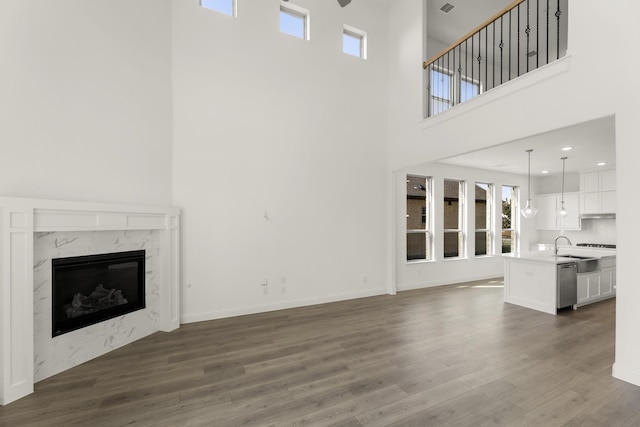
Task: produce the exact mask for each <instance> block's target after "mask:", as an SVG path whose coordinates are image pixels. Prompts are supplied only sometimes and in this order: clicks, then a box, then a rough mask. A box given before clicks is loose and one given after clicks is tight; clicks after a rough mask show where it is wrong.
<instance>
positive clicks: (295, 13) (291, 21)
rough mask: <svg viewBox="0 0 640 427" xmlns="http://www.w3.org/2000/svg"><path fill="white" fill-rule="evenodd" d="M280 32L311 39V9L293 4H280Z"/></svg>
mask: <svg viewBox="0 0 640 427" xmlns="http://www.w3.org/2000/svg"><path fill="white" fill-rule="evenodd" d="M280 32H282V33H285V34H289V35H291V36H294V37H298V38H300V39H303V40H309V11H308V10H306V9H303V8H301V7H299V6H296V5H293V4H287V5H286V6H285V5H283V4H282V5H280Z"/></svg>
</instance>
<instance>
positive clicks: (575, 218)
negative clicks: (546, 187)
mask: <svg viewBox="0 0 640 427" xmlns="http://www.w3.org/2000/svg"><path fill="white" fill-rule="evenodd" d="M561 206H562V194H541V195H538V196H537V197H536V205H535V207H536V208H537V209H538V215H536V228H537V229H538V230H580V229H581V223H580V196H579V195H578V193H565V194H564V208H565V209H566V211H567V212H568V213H569V215H567V217H566V218H560V217H558V214H557V211H558V209H560V207H561Z"/></svg>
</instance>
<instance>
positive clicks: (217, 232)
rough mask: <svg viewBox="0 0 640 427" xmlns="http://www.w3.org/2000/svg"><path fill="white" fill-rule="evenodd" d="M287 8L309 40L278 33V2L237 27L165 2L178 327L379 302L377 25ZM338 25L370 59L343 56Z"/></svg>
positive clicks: (347, 12)
mask: <svg viewBox="0 0 640 427" xmlns="http://www.w3.org/2000/svg"><path fill="white" fill-rule="evenodd" d="M292 3H294V4H296V5H298V6H301V7H304V8H306V9H308V10H310V12H311V40H310V41H304V40H300V39H297V38H295V37H292V36H289V35H286V34H282V33H280V32H279V30H278V28H279V2H278V1H275V0H274V1H264V0H245V1H243V2H242V3H240V6H239V10H238V17H237V18H233V17H228V16H225V15H222V14H219V13H216V12H214V11H210V10H207V9H204V8H202V7H199V6H198V1H197V0H191V1H184V0H180V1H174V2H173V51H174V67H173V75H174V117H175V121H174V140H175V145H174V181H173V182H174V187H173V194H174V201H175V204H176V205H177V206H178V207H181V208H183V209H184V211H183V212H184V215H183V224H182V225H183V230H182V231H183V246H182V247H183V253H182V255H183V281H184V283H185V284H187V283H188V284H190V285H191V287H189V288H187V287H185V289H184V292H183V320H184V321H187V322H188V321H196V320H203V319H211V318H216V317H224V316H231V315H237V314H245V313H251V312H257V311H266V310H271V309H276V308H283V307H290V306H296V305H304V304H311V303H317V302H323V301H330V300H335V299H344V298H351V297H357V296H364V295H372V294H380V293H384V292H386V286H387V284H386V280H387V276H386V268H387V267H386V251H387V249H386V248H387V216H388V208H387V203H388V200H389V199H388V197H389V196H388V190H387V187H388V182H389V181H388V175H387V164H386V155H387V152H386V149H387V146H386V134H387V124H386V118H387V115H386V113H387V96H386V94H387V91H386V85H387V83H386V77H387V68H386V67H387V45H386V39H387V23H386V17H385V13H384V12H383V10H382V9H378V8H377V7H376V6H375V5H371V4H368V5H367V4H363V2H353V3H352V4H350V5H349V7H346V8H344V9H341V8H340V7H339V5H338V4H337V2H335V1H331V2H318V1H311V0H299V1H295V2H292ZM344 24H347V25H350V26H353V27H356V28H358V29H361V30H364V31H366V32H367V33H368V41H369V49H368V59H367V60H361V59H358V58H354V57H351V56H348V55H345V54H343V53H342V29H343V25H344ZM265 279H267V282H268V287H267V292H268V293H267V294H266V295H265V294H264V292H265V290H264V288H263V287H262V286H261V284H262V283H263V282H264V281H265Z"/></svg>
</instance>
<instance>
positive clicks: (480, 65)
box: [476, 30, 482, 95]
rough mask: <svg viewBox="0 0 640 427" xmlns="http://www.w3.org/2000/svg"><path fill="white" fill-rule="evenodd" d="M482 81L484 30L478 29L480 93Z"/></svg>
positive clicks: (478, 93) (478, 92)
mask: <svg viewBox="0 0 640 427" xmlns="http://www.w3.org/2000/svg"><path fill="white" fill-rule="evenodd" d="M481 82H482V30H480V31H478V91H477V93H476V95H480V83H481Z"/></svg>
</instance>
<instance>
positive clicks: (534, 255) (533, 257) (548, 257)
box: [502, 251, 578, 264]
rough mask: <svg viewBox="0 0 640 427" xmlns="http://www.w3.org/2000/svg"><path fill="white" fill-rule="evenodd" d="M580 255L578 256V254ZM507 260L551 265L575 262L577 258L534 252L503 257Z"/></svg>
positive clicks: (504, 255) (516, 253)
mask: <svg viewBox="0 0 640 427" xmlns="http://www.w3.org/2000/svg"><path fill="white" fill-rule="evenodd" d="M576 255H578V254H576ZM502 256H503V257H504V258H505V259H506V260H508V259H518V260H523V261H536V262H545V263H550V264H564V263H566V262H575V261H576V259H575V258H567V257H563V256H561V255H558V256H556V255H554V254H553V253H549V252H540V251H532V252H514V253H510V254H503V255H502Z"/></svg>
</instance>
